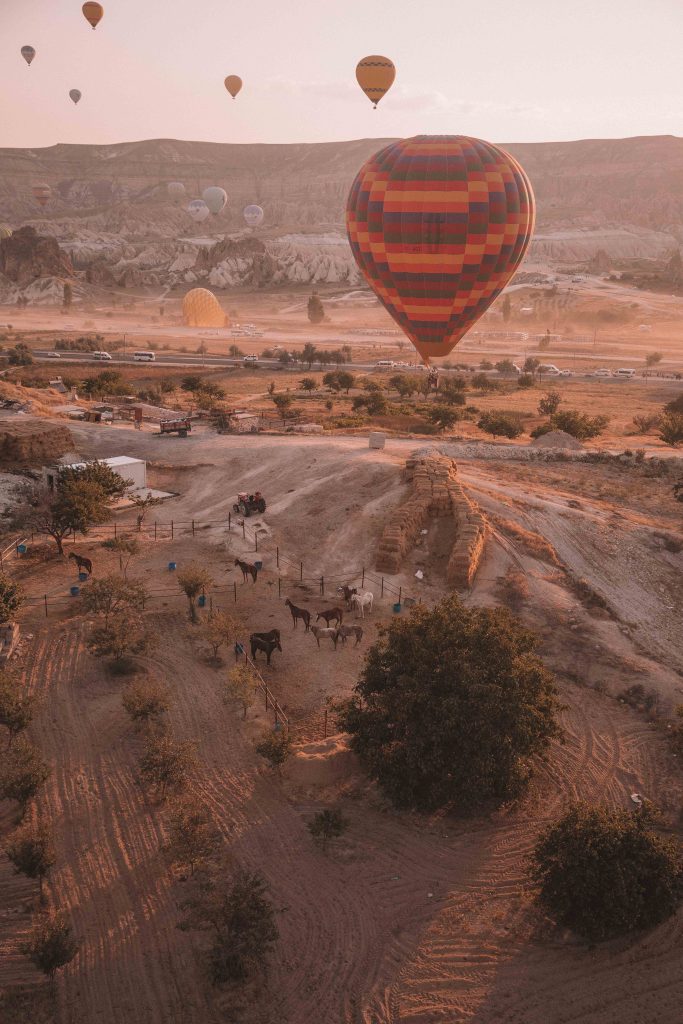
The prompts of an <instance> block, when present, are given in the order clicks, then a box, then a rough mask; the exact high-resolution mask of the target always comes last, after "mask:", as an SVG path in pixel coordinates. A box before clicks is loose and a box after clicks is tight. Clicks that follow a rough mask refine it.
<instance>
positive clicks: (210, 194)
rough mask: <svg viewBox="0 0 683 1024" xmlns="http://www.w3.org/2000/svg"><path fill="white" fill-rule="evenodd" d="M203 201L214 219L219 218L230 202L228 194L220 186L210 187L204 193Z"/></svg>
mask: <svg viewBox="0 0 683 1024" xmlns="http://www.w3.org/2000/svg"><path fill="white" fill-rule="evenodd" d="M202 199H203V200H204V202H205V203H206V205H207V206H208V208H209V209H210V210H211V213H212V214H213V215H214V217H217V216H218V214H219V213H220V212H221V210H222V209H223V208H224V207H225V204H226V203H227V201H228V193H227V192H226V191H225V189H224V188H219V187H218V185H210V186H209V188H205V189H204V191H203V192H202Z"/></svg>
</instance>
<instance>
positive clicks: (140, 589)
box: [81, 574, 147, 626]
mask: <svg viewBox="0 0 683 1024" xmlns="http://www.w3.org/2000/svg"><path fill="white" fill-rule="evenodd" d="M146 597H147V591H146V589H145V587H144V586H143V585H142V583H138V582H136V581H133V580H127V579H125V577H124V578H121V576H116V575H114V574H112V575H110V576H102V577H100V579H97V580H91V581H90V583H89V585H88V586H87V587H86V588H85V589H84V590H83V594H82V597H81V604H82V607H83V611H84V612H85V613H86V614H91V615H93V614H94V615H103V616H104V624H105V626H108V625H109V618H110V616H112V615H117V614H122V613H124V612H126V613H131V612H133V611H134V612H140V611H142V609H143V608H144V606H145V599H146Z"/></svg>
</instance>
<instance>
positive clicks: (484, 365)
mask: <svg viewBox="0 0 683 1024" xmlns="http://www.w3.org/2000/svg"><path fill="white" fill-rule="evenodd" d="M479 369H480V370H492V369H493V363H492V362H491V360H490V359H482V360H481V362H480V363H479Z"/></svg>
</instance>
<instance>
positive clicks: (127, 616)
mask: <svg viewBox="0 0 683 1024" xmlns="http://www.w3.org/2000/svg"><path fill="white" fill-rule="evenodd" d="M157 642H158V636H157V635H156V633H154V632H153V631H152V630H151V629H150V628H149V626H148V625H147V623H146V622H145V620H144V619H143V618H142V617H141V616H139V615H137V614H135V613H133V612H129V611H127V610H124V611H122V612H117V613H116V614H115V615H113V616H112V617H111V618H110V619H109V622H108V623H105V624H104V625H102V626H96V627H95V628H94V629H93V630H92V632H91V633H90V636H89V637H88V650H89V651H90V653H91V654H92V655H94V656H95V657H96V658H112V659H113V669H114V671H115V672H118V673H119V674H125V673H126V672H130V671H132V670H133V667H134V663H133V661H132V659H133V657H134V656H135V655H138V654H144V653H145V652H147V651H150V650H152V649H153V648H154V647H155V646H156V644H157Z"/></svg>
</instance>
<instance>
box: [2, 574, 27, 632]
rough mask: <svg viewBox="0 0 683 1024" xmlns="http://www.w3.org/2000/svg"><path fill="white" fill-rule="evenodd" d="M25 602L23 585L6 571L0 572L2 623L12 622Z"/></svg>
mask: <svg viewBox="0 0 683 1024" xmlns="http://www.w3.org/2000/svg"><path fill="white" fill-rule="evenodd" d="M23 603H24V591H23V590H22V588H21V586H20V585H19V584H18V583H17V582H16V580H13V579H12V577H11V576H8V575H7V574H6V573H4V572H0V624H2V623H5V622H12V620H13V619H14V616H15V615H16V613H17V612H18V611H19V609H20V608H21V606H22V604H23Z"/></svg>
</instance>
